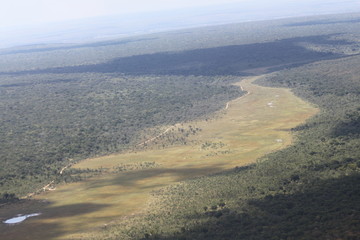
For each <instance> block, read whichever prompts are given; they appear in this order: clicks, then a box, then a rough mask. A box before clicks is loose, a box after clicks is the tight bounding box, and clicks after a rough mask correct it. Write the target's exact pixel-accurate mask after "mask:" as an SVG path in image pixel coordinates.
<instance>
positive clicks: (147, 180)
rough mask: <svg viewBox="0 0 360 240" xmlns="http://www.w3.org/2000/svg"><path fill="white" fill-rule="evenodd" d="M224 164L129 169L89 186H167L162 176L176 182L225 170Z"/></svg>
mask: <svg viewBox="0 0 360 240" xmlns="http://www.w3.org/2000/svg"><path fill="white" fill-rule="evenodd" d="M222 166H223V165H222V164H216V165H213V166H209V167H203V168H192V167H189V168H155V169H146V170H137V171H129V172H124V173H118V174H116V175H115V176H114V178H111V179H110V180H109V181H106V180H105V181H96V182H95V183H94V184H91V186H89V188H101V187H105V186H109V185H115V186H116V185H117V186H124V187H134V188H135V187H136V188H138V189H139V188H140V189H145V188H149V189H154V188H157V187H163V186H167V185H169V184H170V183H171V182H170V183H169V180H161V179H162V178H173V181H174V182H179V181H182V180H187V179H191V178H195V177H200V176H204V175H208V174H211V173H216V172H220V171H223V168H222ZM170 181H171V180H170ZM114 194H117V193H114Z"/></svg>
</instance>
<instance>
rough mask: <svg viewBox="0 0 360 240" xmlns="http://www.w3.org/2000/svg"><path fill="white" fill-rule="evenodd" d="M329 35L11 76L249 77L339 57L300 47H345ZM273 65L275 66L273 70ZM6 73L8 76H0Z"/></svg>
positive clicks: (131, 58) (165, 54) (343, 43)
mask: <svg viewBox="0 0 360 240" xmlns="http://www.w3.org/2000/svg"><path fill="white" fill-rule="evenodd" d="M331 36H332V35H319V36H311V37H297V38H289V39H283V40H278V41H274V42H265V43H256V44H247V45H233V46H225V47H216V48H208V49H196V50H190V51H182V52H169V53H156V54H145V55H137V56H131V57H123V58H117V59H114V60H111V61H109V62H106V63H102V64H92V65H82V66H73V67H59V68H49V69H44V70H32V71H20V72H16V73H12V74H45V73H46V74H49V73H84V72H95V73H117V74H128V75H144V74H155V75H169V74H171V75H185V76H188V75H205V76H208V75H240V76H247V75H252V74H253V73H252V71H251V69H259V68H261V69H262V71H264V73H265V72H271V71H275V70H279V69H282V68H289V67H295V66H300V65H304V64H308V63H311V62H315V61H319V60H324V59H335V58H340V57H342V56H343V55H340V54H333V53H327V52H316V51H312V50H309V49H306V48H305V47H303V46H301V44H302V43H304V42H305V43H310V44H330V45H331V44H336V45H347V44H349V42H347V41H334V40H330V39H329V37H331ZM274 66H275V67H274ZM0 74H8V73H4V72H3V73H0Z"/></svg>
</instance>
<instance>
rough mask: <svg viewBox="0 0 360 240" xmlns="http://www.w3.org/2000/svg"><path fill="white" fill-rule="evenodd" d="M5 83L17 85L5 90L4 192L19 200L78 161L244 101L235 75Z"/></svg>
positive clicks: (39, 78) (0, 183)
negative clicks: (154, 130) (229, 103)
mask: <svg viewBox="0 0 360 240" xmlns="http://www.w3.org/2000/svg"><path fill="white" fill-rule="evenodd" d="M1 79H2V81H3V82H6V81H8V82H12V83H11V84H2V85H1V86H0V92H1V94H0V102H1V105H0V110H1V120H0V121H1V123H0V132H1V133H2V136H3V137H2V138H1V145H0V158H1V159H2V161H1V163H0V164H1V168H0V192H11V193H16V194H25V193H26V192H29V191H31V190H33V189H34V188H35V189H36V188H39V187H41V185H44V183H46V182H49V181H50V180H51V179H52V178H53V176H54V175H56V173H58V172H59V171H60V170H61V168H62V167H63V166H65V165H67V164H69V163H70V162H71V161H75V160H78V159H84V158H86V157H89V156H96V155H104V154H108V153H113V152H119V151H122V150H124V149H129V148H131V146H134V145H136V144H137V143H140V142H142V141H143V138H142V136H144V137H146V136H147V135H149V133H148V134H147V131H146V129H150V128H154V127H156V126H160V125H172V124H175V123H178V122H185V121H189V120H194V119H197V118H200V117H205V116H207V115H209V114H210V113H212V112H214V111H217V110H219V109H220V108H222V107H223V106H224V104H225V103H226V102H227V101H229V100H231V99H233V98H235V97H238V96H240V95H241V92H240V90H239V89H238V88H237V87H234V86H231V85H229V83H231V82H232V81H233V80H232V79H233V78H230V77H223V78H214V77H213V78H210V77H206V78H205V77H195V76H193V77H176V76H161V77H151V76H149V77H125V76H121V77H114V76H109V75H100V74H81V75H80V74H69V75H58V74H52V75H50V74H44V75H39V74H36V75H30V76H19V77H14V76H7V77H5V76H2V77H1ZM60 180H61V179H60ZM60 180H59V181H60ZM34 186H35V187H34Z"/></svg>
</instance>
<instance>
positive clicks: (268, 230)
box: [147, 174, 360, 240]
mask: <svg viewBox="0 0 360 240" xmlns="http://www.w3.org/2000/svg"><path fill="white" fill-rule="evenodd" d="M359 202H360V174H355V175H352V176H346V177H343V178H340V179H331V180H327V181H320V182H317V183H316V184H313V185H311V186H309V187H308V189H307V190H306V191H304V192H300V193H295V194H277V195H275V196H272V195H268V196H266V197H264V198H261V199H254V200H250V201H248V203H247V205H248V206H247V207H245V208H242V210H241V212H240V211H239V210H233V209H228V208H223V209H220V210H214V211H212V212H205V213H203V214H202V216H201V218H207V221H206V223H205V224H202V225H195V226H192V227H189V228H188V227H187V228H186V229H184V231H183V232H181V233H178V234H175V235H172V236H161V235H157V234H154V235H153V236H150V237H149V236H147V237H149V238H151V239H162V240H170V239H259V240H263V239H279V240H280V239H308V240H311V239H314V240H315V239H316V240H318V239H349V240H355V239H359V237H360V205H359ZM189 219H192V220H193V221H194V222H196V221H197V220H199V216H195V215H194V216H189Z"/></svg>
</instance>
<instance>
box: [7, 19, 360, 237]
mask: <svg viewBox="0 0 360 240" xmlns="http://www.w3.org/2000/svg"><path fill="white" fill-rule="evenodd" d="M358 18H359V14H353V15H346V16H345V15H340V16H322V17H314V18H312V19H306V20H304V19H290V20H279V21H270V22H258V23H247V24H240V25H238V24H235V25H228V26H220V27H209V28H203V29H191V30H189V31H190V32H189V31H177V32H170V33H163V34H157V35H155V34H154V35H151V36H147V37H142V38H133V39H128V40H121V41H112V42H103V43H97V44H90V45H89V44H87V45H71V46H62V45H59V46H45V47H38V48H31V47H25V48H21V49H12V50H6V51H5V50H2V51H1V52H0V54H1V58H0V71H1V72H0V134H1V136H2V137H1V138H0V159H1V161H0V193H1V199H0V204H4V203H7V202H17V200H18V199H17V197H18V196H23V195H26V194H28V193H30V192H34V191H35V190H38V189H41V188H43V186H44V185H48V184H49V183H66V182H74V181H80V180H84V179H86V181H83V182H78V183H73V184H68V185H62V186H60V187H62V190H61V191H54V193H53V195H51V194H50V193H47V194H49V195H47V196H48V197H49V199H62V200H63V202H61V203H57V204H58V205H51V204H52V203H44V202H41V201H35V200H34V201H30V200H29V201H20V203H19V205H16V204H18V203H16V204H10V205H6V206H5V207H8V208H9V209H10V210H11V211H15V210H17V206H23V205H22V204H24V205H26V204H29V205H31V206H35V207H36V209H46V211H47V213H48V215H47V216H49V215H50V216H51V214H52V216H59V217H60V218H63V220H64V221H67V220H69V219H70V218H71V217H73V216H74V215H75V216H77V215H81V214H88V215H87V217H89V218H94V217H98V216H96V214H97V212H96V211H97V210H99V211H100V210H101V211H103V213H104V214H103V215H102V216H101V217H100V218H102V217H104V219H107V218H108V217H109V216H112V217H114V218H120V217H122V215H121V214H122V213H124V212H126V211H130V210H132V211H136V210H138V207H139V206H136V204H137V203H138V201H139V199H140V198H141V199H143V196H144V194H146V196H148V195H149V193H150V192H151V193H152V199H151V201H149V202H148V205H149V206H148V207H147V208H146V209H144V210H143V211H142V212H140V213H139V214H137V215H133V216H127V217H126V218H122V219H118V220H117V221H114V222H112V223H111V224H109V225H106V227H103V228H101V229H100V228H99V229H96V232H91V233H90V234H89V235H86V236H85V237H84V238H86V239H89V238H95V239H106V238H108V239H358V238H359V236H360V232H359V229H360V221H359V219H360V214H359V213H360V209H359V204H358V203H359V200H360V192H359V189H360V186H359V184H360V158H359V156H360V146H359V145H360V139H359V138H360V123H359V122H360V113H359V112H360V108H359V106H360V80H359V76H360V70H359V68H358V66H359V62H360V55H359V53H360V44H359V40H358V39H359V38H360V23H359V21H358ZM180 40H183V41H180ZM175 43H176V44H175ZM263 73H269V74H266V75H265V76H264V77H263V78H261V79H259V80H258V83H259V84H262V85H265V86H272V87H274V86H275V87H287V88H291V89H292V90H293V91H294V93H295V94H297V95H298V96H300V97H301V98H303V99H305V100H307V101H309V102H311V103H313V104H314V105H316V106H318V107H319V108H320V113H319V114H318V115H316V116H315V117H313V118H312V119H310V120H308V121H307V122H306V123H305V124H302V125H300V126H297V127H294V128H292V129H283V128H281V126H283V125H281V126H280V125H279V127H278V128H277V129H276V131H277V132H278V134H283V133H282V132H283V131H284V130H286V131H291V133H292V134H294V135H295V136H296V141H295V142H294V144H293V145H292V146H289V147H287V148H286V149H283V150H280V151H277V152H273V153H269V152H271V150H273V149H274V148H271V149H266V148H265V149H264V148H263V149H262V151H261V153H262V154H263V153H264V152H266V153H269V154H267V155H266V156H263V157H262V158H260V159H258V162H257V163H256V164H252V165H249V166H239V167H236V168H233V169H231V170H227V171H226V172H224V169H226V168H225V166H230V165H231V166H232V167H233V163H234V162H235V160H239V158H247V157H248V155H246V154H244V156H241V157H240V155H239V156H236V154H237V153H236V151H231V150H232V149H233V147H230V146H231V143H230V141H226V139H215V138H214V137H213V138H212V139H211V140H206V141H202V142H201V139H199V138H200V137H201V136H202V135H201V134H203V132H202V129H203V128H204V127H203V126H189V127H185V126H178V125H177V126H176V127H173V130H171V131H169V132H168V133H167V134H163V135H162V134H161V133H162V132H163V131H164V129H166V128H168V127H169V126H174V124H177V123H181V122H189V121H194V120H197V121H198V120H200V119H207V120H209V119H210V118H211V117H214V114H213V113H214V112H216V111H218V110H220V109H222V108H224V107H225V106H226V103H227V102H228V101H230V100H232V99H235V98H237V97H239V96H241V95H243V94H244V93H243V92H242V91H241V90H240V89H239V88H238V87H237V86H234V85H232V84H234V83H235V82H236V81H237V79H239V77H244V76H254V75H259V74H263ZM249 86H250V85H249ZM271 93H272V92H271ZM265 94H266V92H264V95H265ZM249 96H251V94H250V95H249ZM266 97H268V96H266ZM271 97H276V96H275V95H271ZM263 99H266V100H268V99H267V98H265V97H264V98H263ZM260 100H261V98H257V97H255V99H254V102H255V103H257V104H261V105H262V106H264V109H265V108H266V110H261V111H260V113H259V112H257V114H260V115H261V118H262V119H266V116H270V115H266V114H269V111H270V109H271V108H270V106H271V107H274V108H276V104H275V106H274V105H273V102H269V101H266V102H264V103H262V102H261V101H260ZM269 103H271V105H269ZM254 106H255V105H254ZM251 107H252V106H247V107H246V108H247V109H246V111H247V113H248V114H249V119H250V120H251V121H248V122H246V124H248V125H246V124H245V127H246V128H247V130H248V131H252V128H251V127H253V128H256V126H257V125H256V124H255V123H257V121H259V119H252V117H254V116H253V115H251V113H252V111H255V110H254V109H251ZM244 108H245V107H244ZM249 109H250V110H249ZM295 110H297V109H295ZM287 113H288V114H290V113H293V111H288V112H287ZM237 117H238V118H235V117H234V116H231V119H232V120H233V122H234V123H235V122H236V123H238V122H240V120H239V118H243V116H237ZM256 117H258V116H256ZM271 117H272V118H271V119H276V117H278V116H271ZM280 117H281V116H280ZM259 118H260V117H259ZM269 119H270V118H269ZM260 120H261V119H260ZM289 121H290V120H289ZM209 122H211V121H209ZM213 122H215V121H213ZM279 122H281V121H280V120H279ZM265 123H266V122H265ZM266 124H267V125H266V126H278V125H277V124H278V122H269V123H266ZM209 125H210V123H209ZM218 125H224V123H223V122H221V123H220V124H218ZM211 126H212V127H213V128H214V129H215V127H214V125H211ZM236 126H237V125H236ZM263 126H264V125H263ZM219 129H220V130H221V128H219ZM270 130H274V129H273V128H271V129H264V130H259V131H255V130H254V134H255V135H256V136H252V135H251V134H250V133H249V132H245V133H247V134H244V135H243V136H241V137H242V138H243V139H241V141H243V140H244V139H245V140H247V141H248V143H247V145H246V144H245V145H244V147H243V149H245V150H247V148H251V147H253V146H252V145H257V144H263V143H268V142H270V140H271V141H272V146H273V145H274V140H277V139H279V138H275V137H274V136H277V135H275V134H274V135H271V134H268V135H266V134H265V135H262V134H264V133H269V132H267V131H270ZM280 130H281V131H280ZM214 133H217V132H216V131H214V132H212V134H214ZM206 134H208V136H209V135H211V134H209V133H206ZM224 134H225V135H227V136H231V137H233V136H232V132H231V131H230V132H229V131H227V132H225V133H224ZM159 135H160V137H159V138H157V139H156V141H154V145H155V146H153V145H151V144H147V143H146V141H147V140H148V139H151V138H152V137H154V136H159ZM197 136H199V138H197ZM259 138H261V139H263V140H262V141H259V142H256V143H255V141H250V143H249V140H252V139H259ZM192 140H193V142H189V141H192ZM245 140H244V141H245ZM279 140H282V139H279ZM233 142H235V143H236V141H233ZM233 142H232V143H233ZM189 143H191V144H189ZM275 143H276V141H275ZM278 143H279V145H281V144H280V143H281V141H280V142H278ZM196 144H197V145H196ZM149 145H151V146H149ZM174 145H177V146H179V145H181V146H182V148H181V149H182V151H184V150H186V151H187V154H189V152H191V151H193V152H194V151H195V150H196V151H197V154H199V153H198V151H200V153H201V155H199V156H204V158H198V159H200V160H198V161H202V160H204V159H205V160H206V162H205V163H201V164H203V165H202V167H199V168H197V169H192V168H190V167H189V166H186V164H188V163H189V162H191V161H193V160H192V159H190V158H191V156H189V155H185V154H184V152H182V151H180V150H179V148H176V147H177V146H174ZM169 146H172V147H173V148H169ZM193 146H196V149H195V150H194V149H192V147H193ZM237 147H239V148H240V147H241V146H237ZM144 149H147V150H148V151H149V152H145V151H142V150H144ZM159 149H160V150H162V151H160V150H159ZM189 149H190V150H189ZM156 150H157V151H158V152H155V151H156ZM245 150H244V151H245ZM166 151H168V152H167V155H165V157H166V158H167V159H166V161H165V160H164V159H162V158H161V156H160V155H161V153H164V152H166ZM115 152H125V154H124V155H122V156H123V157H124V156H126V157H129V158H128V159H127V160H126V161H120V162H118V163H117V165H113V166H111V167H110V168H107V167H104V168H103V167H99V166H98V165H99V163H98V162H97V163H95V164H94V165H96V167H94V168H90V169H87V168H84V169H78V168H67V167H68V166H70V165H73V164H76V163H77V162H79V161H80V160H83V159H85V158H87V157H97V156H102V155H106V154H110V153H115ZM138 152H140V153H139V155H136V154H137V153H138ZM149 153H151V154H149ZM170 153H173V158H171V156H170V155H171V154H170ZM141 154H145V155H149V156H150V157H153V158H157V159H158V161H155V160H154V159H149V160H148V159H145V158H141V159H137V160H138V161H134V162H131V160H132V159H131V158H130V157H133V156H141ZM255 155H256V154H255ZM255 155H252V156H255ZM175 156H176V158H175ZM179 156H181V158H180V157H179ZM256 156H257V155H256ZM189 157H190V158H189ZM221 158H223V159H230V160H231V161H230V160H229V162H226V163H224V164H223V166H224V168H222V167H219V165H216V164H219V159H220V160H221ZM169 159H170V160H173V161H174V162H171V161H169ZM183 159H189V160H187V161H188V162H187V161H183ZM175 160H177V161H175ZM110 161H113V160H110ZM114 161H115V160H114ZM211 161H213V162H211ZM165 162H166V163H167V164H168V166H165V167H168V168H165V167H164V168H162V167H163V163H165ZM105 163H106V161H105V160H104V164H105ZM81 164H82V163H80V165H81ZM90 164H92V163H91V161H90ZM101 164H102V163H101ZM184 164H185V165H184ZM193 164H194V165H195V164H198V162H196V161H195V162H194V163H193ZM201 164H199V165H200V166H201ZM212 165H214V166H215V167H211V168H210V167H209V168H206V167H205V166H212ZM159 166H160V167H159ZM174 166H181V167H182V168H181V169H180V170H179V169H175V167H174ZM63 170H64V171H63ZM220 170H221V172H218V171H220ZM141 171H142V172H143V173H144V176H139V175H138V174H137V173H138V172H141ZM214 172H218V173H214ZM208 173H212V175H208V176H203V177H198V178H195V179H190V180H186V181H183V182H178V181H180V180H185V179H188V178H189V176H191V177H194V176H199V175H204V174H208ZM169 174H170V175H169ZM171 174H173V175H171ZM115 175H116V177H115V178H114V176H115ZM151 176H156V177H155V178H153V179H152V181H149V182H146V180H148V179H150V177H151ZM141 177H143V178H141ZM89 179H96V181H91V180H89ZM169 179H170V180H169ZM132 181H134V182H136V184H138V185H140V187H139V188H141V190H142V192H141V193H139V192H131V191H134V188H135V187H134V186H133V185H132V184H131V183H132ZM165 182H167V183H168V182H174V183H175V182H178V183H176V184H174V185H171V186H168V187H165V188H160V187H163V186H164V185H163V184H164V183H165ZM141 184H143V185H141ZM154 186H156V187H157V188H156V191H154V190H153V189H154ZM100 187H103V188H104V189H102V190H103V192H101V193H99V191H98V189H99V188H100ZM66 189H70V190H66ZM75 190H76V191H77V192H78V193H79V192H81V191H83V192H85V191H87V193H86V194H88V195H86V194H80V193H79V194H74V192H75ZM122 191H124V192H126V191H128V192H130V195H128V198H126V199H121V196H120V195H119V193H121V192H122ZM84 195H85V197H84ZM114 195H117V196H115V197H114ZM89 196H91V197H93V196H94V197H93V198H91V201H92V202H91V203H88V202H86V203H84V201H83V200H84V198H86V197H89ZM104 196H105V197H106V201H108V202H106V204H103V202H104V201H105V200H104V199H103V197H104ZM129 196H130V197H129ZM88 201H90V200H88ZM122 201H124V203H123V202H122ZM53 202H56V201H55V200H54V201H53ZM125 202H126V203H125ZM47 204H49V205H47ZM116 204H117V205H116ZM121 204H124V205H125V204H129V208H128V209H125V210H124V209H122V208H121V207H119V206H120V205H121ZM113 206H117V208H116V209H115V210H114V209H112V208H111V207H113ZM5 207H4V208H3V209H1V210H2V211H5V210H4V209H5ZM35 207H34V209H35ZM14 209H15V210H14ZM22 209H25V207H24V208H22ZM10 210H9V211H10ZM47 216H46V214H45V217H44V219H43V220H40V221H39V222H33V225H31V224H29V225H28V226H27V227H28V228H32V227H34V226H38V225H41V227H42V228H43V229H50V228H51V227H52V229H53V230H54V229H55V230H54V232H51V234H50V235H51V236H53V237H54V238H55V237H59V236H63V235H64V234H66V233H64V232H61V231H62V230H60V229H61V227H60V225H59V226H57V225H56V224H55V223H54V222H51V217H48V218H47ZM80 217H82V216H80ZM47 220H48V222H47ZM77 220H78V218H77ZM77 220H76V221H77ZM41 221H43V222H41ZM73 221H74V222H71V221H70V222H69V223H68V224H70V225H71V223H73V224H72V226H71V227H72V230H74V229H75V230H74V231H75V232H76V231H78V229H76V227H77V226H79V225H80V224H79V222H76V221H75V220H73ZM96 221H97V220H96V219H95V220H94V221H93V222H90V223H88V224H89V225H86V224H84V225H82V226H81V231H86V230H87V228H86V227H87V226H95V225H96V223H97V222H96ZM36 224H38V225H36ZM91 224H93V225H91ZM0 227H1V226H0ZM64 229H65V228H64ZM69 229H70V227H69ZM7 230H8V229H7ZM8 231H10V232H11V231H15V232H16V230H14V229H10V230H8ZM11 234H13V232H11ZM11 234H10V235H11ZM14 234H15V233H14ZM39 234H44V235H46V234H47V233H46V232H40V233H39ZM10 235H9V236H10ZM50 235H47V236H50ZM42 236H43V235H42Z"/></svg>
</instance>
